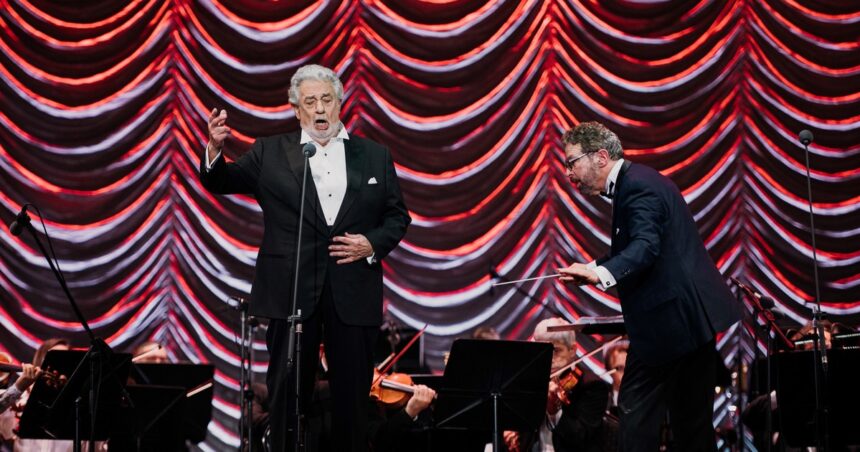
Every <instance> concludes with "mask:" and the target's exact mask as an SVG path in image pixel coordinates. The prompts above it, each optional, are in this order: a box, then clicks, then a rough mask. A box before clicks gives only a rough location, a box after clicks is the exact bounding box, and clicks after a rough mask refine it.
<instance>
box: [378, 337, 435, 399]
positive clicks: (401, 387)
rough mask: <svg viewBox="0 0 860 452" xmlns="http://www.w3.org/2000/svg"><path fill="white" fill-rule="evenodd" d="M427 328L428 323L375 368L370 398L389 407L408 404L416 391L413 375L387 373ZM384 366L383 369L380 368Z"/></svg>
mask: <svg viewBox="0 0 860 452" xmlns="http://www.w3.org/2000/svg"><path fill="white" fill-rule="evenodd" d="M426 329H427V325H424V328H421V331H418V332H417V333H415V336H413V337H412V339H410V340H409V342H408V343H407V344H406V345H405V346H404V347H403V349H402V350H400V352H399V353H397V355H394V354H393V353H392V354H391V355H389V356H388V358H386V359H385V361H383V362H382V363H380V365H379V366H377V367H376V368H374V369H373V383H372V384H371V385H370V398H371V399H373V400H374V401H376V402H377V403H380V404H383V405H385V406H388V407H400V406H403V405H404V404H406V402H408V401H409V399H410V398H411V397H412V394H413V393H414V392H415V390H414V389H413V382H412V377H410V376H409V375H406V374H403V373H394V372H392V373H390V374H389V373H386V372H388V370H389V369H390V368H391V366H393V365H394V364H395V363H396V362H397V361H398V360H399V359H400V358H401V357H403V354H404V353H406V350H409V347H411V346H412V344H414V343H415V341H417V340H418V338H419V337H421V335H422V334H423V333H424V330H426ZM380 367H381V368H382V369H381V370H380V369H379V368H380Z"/></svg>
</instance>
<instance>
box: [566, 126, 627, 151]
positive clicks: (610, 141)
mask: <svg viewBox="0 0 860 452" xmlns="http://www.w3.org/2000/svg"><path fill="white" fill-rule="evenodd" d="M561 142H562V144H564V145H568V144H578V145H580V146H581V147H582V152H583V153H584V154H588V153H591V152H597V151H599V150H600V149H606V151H607V152H609V157H610V158H611V159H612V160H618V159H620V158H622V157H624V149H623V148H622V147H621V140H619V139H618V135H615V133H614V132H612V131H611V130H609V129H607V128H606V126H604V125H603V124H601V123H599V122H594V121H590V122H581V123H579V124H577V126H576V127H574V128H572V129H570V130H568V131H567V132H565V133H564V136H563V137H562V139H561Z"/></svg>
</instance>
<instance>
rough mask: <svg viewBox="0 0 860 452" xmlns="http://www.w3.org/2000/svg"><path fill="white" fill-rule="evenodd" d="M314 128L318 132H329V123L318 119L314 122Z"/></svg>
mask: <svg viewBox="0 0 860 452" xmlns="http://www.w3.org/2000/svg"><path fill="white" fill-rule="evenodd" d="M314 128H315V129H317V130H328V121H326V120H325V119H317V120H316V121H314Z"/></svg>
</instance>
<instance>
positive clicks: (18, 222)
mask: <svg viewBox="0 0 860 452" xmlns="http://www.w3.org/2000/svg"><path fill="white" fill-rule="evenodd" d="M29 206H30V204H24V207H22V208H21V211H20V212H18V215H16V216H15V221H13V222H12V224H10V225H9V232H11V233H12V235H14V236H15V237H17V236H19V235H21V232H23V231H24V228H25V227H27V225H28V224H30V216H29V215H27V207H29Z"/></svg>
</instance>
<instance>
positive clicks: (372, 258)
mask: <svg viewBox="0 0 860 452" xmlns="http://www.w3.org/2000/svg"><path fill="white" fill-rule="evenodd" d="M375 263H376V253H373V254H371V255H370V256H367V264H368V265H373V264H375Z"/></svg>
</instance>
